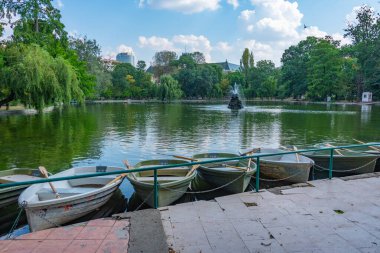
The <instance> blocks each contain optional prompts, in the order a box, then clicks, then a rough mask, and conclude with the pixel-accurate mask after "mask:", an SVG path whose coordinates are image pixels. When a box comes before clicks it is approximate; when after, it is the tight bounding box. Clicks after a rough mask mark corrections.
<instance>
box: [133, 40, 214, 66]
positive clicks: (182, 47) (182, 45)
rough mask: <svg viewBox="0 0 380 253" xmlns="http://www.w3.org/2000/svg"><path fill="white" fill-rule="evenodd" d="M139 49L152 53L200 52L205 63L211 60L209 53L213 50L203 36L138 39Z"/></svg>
mask: <svg viewBox="0 0 380 253" xmlns="http://www.w3.org/2000/svg"><path fill="white" fill-rule="evenodd" d="M139 47H140V48H146V49H150V50H152V51H155V52H157V51H162V50H171V51H175V52H176V53H178V54H180V53H181V52H184V51H187V52H195V51H199V52H202V53H203V54H204V56H205V58H206V61H210V60H211V54H210V53H211V51H212V50H213V48H212V46H211V43H210V41H209V39H208V38H207V37H205V36H203V35H200V36H196V35H193V34H190V35H174V36H173V37H172V38H170V39H169V38H165V37H157V36H152V37H149V38H148V37H145V36H140V37H139Z"/></svg>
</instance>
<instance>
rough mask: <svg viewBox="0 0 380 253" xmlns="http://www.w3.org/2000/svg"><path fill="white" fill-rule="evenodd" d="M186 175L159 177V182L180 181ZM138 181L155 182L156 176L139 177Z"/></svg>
mask: <svg viewBox="0 0 380 253" xmlns="http://www.w3.org/2000/svg"><path fill="white" fill-rule="evenodd" d="M184 178H186V177H157V180H158V182H171V181H178V180H182V179H184ZM137 180H138V181H140V182H153V181H154V177H138V178H137Z"/></svg>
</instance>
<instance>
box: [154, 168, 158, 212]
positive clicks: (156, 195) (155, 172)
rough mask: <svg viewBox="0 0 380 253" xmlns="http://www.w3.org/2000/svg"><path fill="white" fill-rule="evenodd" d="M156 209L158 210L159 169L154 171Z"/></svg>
mask: <svg viewBox="0 0 380 253" xmlns="http://www.w3.org/2000/svg"><path fill="white" fill-rule="evenodd" d="M154 208H158V182H157V169H155V170H154Z"/></svg>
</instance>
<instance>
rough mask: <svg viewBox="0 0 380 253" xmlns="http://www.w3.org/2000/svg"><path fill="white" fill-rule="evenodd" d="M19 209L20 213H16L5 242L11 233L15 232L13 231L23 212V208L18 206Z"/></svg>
mask: <svg viewBox="0 0 380 253" xmlns="http://www.w3.org/2000/svg"><path fill="white" fill-rule="evenodd" d="M19 209H20V211H19V212H18V214H17V217H16V219H15V221H14V222H13V225H12V227H11V229H10V230H9V233H8V235H7V237H6V239H7V240H9V239H11V237H12V235H13V232H14V231H15V229H16V227H17V225H18V223H19V221H20V217H21V214H22V212H23V211H24V207H23V206H20V207H19Z"/></svg>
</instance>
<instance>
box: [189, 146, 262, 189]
mask: <svg viewBox="0 0 380 253" xmlns="http://www.w3.org/2000/svg"><path fill="white" fill-rule="evenodd" d="M234 157H239V155H237V154H232V153H203V154H196V155H194V156H193V157H192V158H193V159H194V160H197V161H209V160H215V159H224V158H234ZM248 160H249V159H243V160H231V161H226V162H211V163H209V164H208V163H207V164H202V165H201V166H200V167H199V168H198V172H197V174H198V176H197V179H196V180H194V184H192V189H194V190H203V189H205V188H204V186H203V185H202V181H205V182H206V183H207V184H208V185H210V186H211V187H212V188H220V189H223V190H225V191H227V192H229V193H241V192H244V191H245V190H246V189H247V187H248V185H249V182H250V181H251V177H252V176H253V175H254V174H255V173H256V164H255V163H254V162H253V161H251V162H250V165H249V166H248V163H249V161H248Z"/></svg>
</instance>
